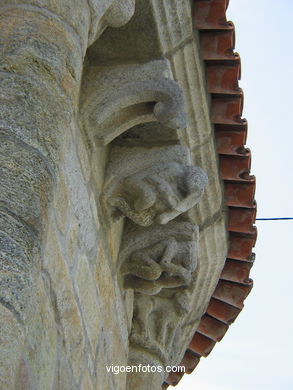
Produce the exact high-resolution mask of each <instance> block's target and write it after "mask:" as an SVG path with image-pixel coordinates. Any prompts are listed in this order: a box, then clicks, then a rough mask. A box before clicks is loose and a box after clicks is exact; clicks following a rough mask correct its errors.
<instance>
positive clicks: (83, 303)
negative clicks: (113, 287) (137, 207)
mask: <svg viewBox="0 0 293 390" xmlns="http://www.w3.org/2000/svg"><path fill="white" fill-rule="evenodd" d="M91 274H92V272H91V270H90V269H89V265H88V261H87V258H86V257H85V256H83V257H81V258H80V259H79V262H78V265H77V270H76V287H77V295H78V298H79V302H80V308H81V314H82V317H83V319H84V323H85V328H86V331H87V335H88V337H89V340H90V343H91V347H92V350H93V351H95V349H96V345H97V339H98V334H99V332H100V326H101V325H100V308H99V306H100V300H99V297H98V293H97V287H96V285H95V283H94V279H93V278H92V275H91ZM85 286H86V288H85Z"/></svg>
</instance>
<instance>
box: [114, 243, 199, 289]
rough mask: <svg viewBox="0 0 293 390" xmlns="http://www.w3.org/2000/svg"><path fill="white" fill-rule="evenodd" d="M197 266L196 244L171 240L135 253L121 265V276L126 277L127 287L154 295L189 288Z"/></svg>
mask: <svg viewBox="0 0 293 390" xmlns="http://www.w3.org/2000/svg"><path fill="white" fill-rule="evenodd" d="M195 266H196V251H195V243H194V242H192V241H181V242H180V241H176V240H175V238H173V237H168V238H166V239H164V240H162V241H160V242H158V243H156V244H154V245H152V246H149V247H147V248H144V249H143V250H138V251H135V252H133V253H132V254H131V256H130V258H129V260H128V261H126V262H125V263H124V264H123V265H122V266H121V273H122V274H123V275H125V279H124V287H125V288H132V289H134V290H135V291H137V292H141V293H144V294H147V295H155V294H158V293H159V292H160V291H161V289H170V288H175V287H181V286H186V285H188V284H189V282H190V280H191V273H192V272H193V271H194V269H195Z"/></svg>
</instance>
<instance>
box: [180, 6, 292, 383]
mask: <svg viewBox="0 0 293 390" xmlns="http://www.w3.org/2000/svg"><path fill="white" fill-rule="evenodd" d="M227 15H228V18H229V19H230V20H232V21H233V22H234V24H235V27H236V51H237V52H239V53H240V56H241V64H242V80H241V82H240V85H241V87H242V88H243V90H244V94H245V101H244V117H246V118H247V120H248V123H249V135H248V140H247V146H248V147H250V148H251V150H252V157H253V162H252V173H253V174H255V175H256V177H257V193H256V200H257V203H258V217H281V216H284V217H285V216H291V217H293V173H292V170H293V129H292V117H293V105H292V92H293V82H292V79H293V75H292V72H293V51H292V40H293V26H292V25H293V1H292V0H278V1H272V0H254V1H248V0H230V6H229V8H228V12H227ZM257 227H258V241H257V245H256V248H255V252H256V261H255V265H254V267H253V269H252V272H251V276H252V278H253V279H254V288H253V290H252V292H251V294H250V295H249V297H248V298H247V299H246V301H245V308H244V310H243V311H242V313H241V314H240V315H239V317H238V319H237V320H236V322H235V323H234V324H233V325H232V326H231V327H230V329H229V331H228V332H227V334H226V336H225V337H224V339H223V340H222V341H221V342H220V343H219V344H218V345H216V347H215V348H214V350H213V351H212V353H211V355H210V356H209V357H208V358H206V359H204V358H203V359H201V362H200V363H199V365H198V367H197V369H196V370H195V371H194V372H193V373H192V374H191V375H185V376H184V378H183V379H182V380H181V382H180V384H179V385H178V386H177V387H176V389H177V390H191V389H192V390H292V389H293V341H292V333H293V332H292V328H293V327H292V323H293V304H292V300H293V255H292V252H293V251H292V242H293V221H281V222H275V221H273V222H258V223H257Z"/></svg>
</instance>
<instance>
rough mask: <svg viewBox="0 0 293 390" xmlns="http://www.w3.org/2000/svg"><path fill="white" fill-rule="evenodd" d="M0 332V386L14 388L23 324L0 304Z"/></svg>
mask: <svg viewBox="0 0 293 390" xmlns="http://www.w3.org/2000/svg"><path fill="white" fill-rule="evenodd" d="M0 318H1V333H0V345H1V354H0V388H1V389H7V390H14V389H15V380H16V373H17V371H18V368H19V363H20V360H19V355H20V353H21V349H22V348H21V347H22V343H21V341H22V342H23V341H24V338H25V332H24V328H23V325H21V324H20V323H19V322H18V321H17V319H16V317H15V315H14V314H13V313H12V312H11V311H10V310H8V309H7V308H6V307H4V306H3V305H2V304H1V305H0Z"/></svg>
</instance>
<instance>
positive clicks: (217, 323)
mask: <svg viewBox="0 0 293 390" xmlns="http://www.w3.org/2000/svg"><path fill="white" fill-rule="evenodd" d="M228 3H229V1H228V0H194V26H195V28H196V29H198V30H199V33H200V41H201V50H202V58H203V60H204V62H205V67H206V80H207V88H208V92H209V93H210V94H211V119H212V123H213V125H214V129H215V138H216V145H217V151H218V154H219V170H220V176H221V178H222V179H223V180H224V195H225V202H226V205H227V207H228V215H229V217H228V232H229V250H228V256H227V259H226V263H225V266H224V268H223V270H222V274H221V276H220V279H219V282H218V285H217V287H216V289H215V291H214V293H213V295H212V298H211V300H210V302H209V305H208V308H207V310H206V313H205V314H204V315H203V317H202V319H201V321H200V324H199V326H198V329H197V330H196V332H195V334H194V336H193V338H192V340H191V342H190V344H189V348H188V349H187V351H186V352H185V355H184V358H183V360H182V364H183V365H184V366H188V367H190V368H189V369H188V370H187V371H186V372H188V373H189V372H191V371H192V370H193V369H194V368H195V367H196V365H197V364H198V362H199V359H200V357H201V356H207V355H208V354H209V353H210V352H211V350H212V348H213V347H214V345H215V343H216V342H217V341H220V340H221V338H222V337H223V336H224V334H225V333H226V331H227V329H228V326H229V325H230V324H231V323H232V322H233V321H234V320H235V319H236V317H237V316H238V314H239V313H240V311H241V309H242V308H243V305H244V303H243V302H244V300H245V298H246V297H247V295H248V294H249V292H250V290H251V288H252V286H253V283H252V280H251V279H250V278H249V273H250V269H251V267H252V265H253V261H254V254H253V253H252V248H253V247H254V245H255V241H256V237H257V230H256V227H255V226H254V222H255V216H256V203H255V200H254V194H255V177H254V176H252V175H251V174H250V166H251V153H250V150H249V149H247V148H246V147H245V144H246V137H247V122H246V120H245V119H243V118H242V109H243V92H242V90H241V89H240V88H239V85H238V80H239V79H240V75H241V63H240V57H239V55H238V54H237V53H235V52H234V47H235V31H234V25H233V23H231V22H228V21H227V19H226V8H227V6H228ZM182 376H183V375H182V374H181V373H180V374H178V373H176V374H175V373H172V374H170V375H169V377H168V378H167V380H166V382H165V383H164V385H163V386H165V387H163V388H167V387H168V384H171V385H173V386H175V385H176V384H177V383H178V382H179V381H180V379H181V378H182Z"/></svg>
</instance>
